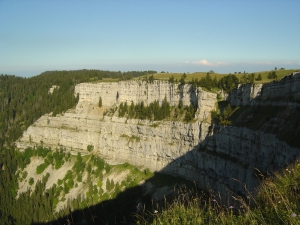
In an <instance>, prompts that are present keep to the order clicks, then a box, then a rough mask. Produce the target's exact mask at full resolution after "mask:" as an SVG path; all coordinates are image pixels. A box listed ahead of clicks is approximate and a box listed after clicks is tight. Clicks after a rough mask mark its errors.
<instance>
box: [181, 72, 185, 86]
mask: <svg viewBox="0 0 300 225" xmlns="http://www.w3.org/2000/svg"><path fill="white" fill-rule="evenodd" d="M185 78H186V74H185V73H184V74H182V76H181V78H180V80H179V83H180V85H185Z"/></svg>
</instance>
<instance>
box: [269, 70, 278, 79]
mask: <svg viewBox="0 0 300 225" xmlns="http://www.w3.org/2000/svg"><path fill="white" fill-rule="evenodd" d="M276 78H277V75H276V72H275V71H271V72H269V73H268V79H276Z"/></svg>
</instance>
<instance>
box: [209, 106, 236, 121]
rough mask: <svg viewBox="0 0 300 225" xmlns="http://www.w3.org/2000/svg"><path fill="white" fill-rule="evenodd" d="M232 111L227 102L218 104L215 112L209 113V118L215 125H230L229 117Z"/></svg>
mask: <svg viewBox="0 0 300 225" xmlns="http://www.w3.org/2000/svg"><path fill="white" fill-rule="evenodd" d="M233 111H234V109H233V108H232V106H231V105H230V103H229V102H227V101H220V102H218V106H217V108H216V110H213V111H212V112H211V117H212V119H213V121H214V123H216V124H222V125H225V126H226V125H230V124H231V123H232V122H231V120H229V117H230V116H231V114H232V113H233Z"/></svg>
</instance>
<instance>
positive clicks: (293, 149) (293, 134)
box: [16, 73, 300, 200]
mask: <svg viewBox="0 0 300 225" xmlns="http://www.w3.org/2000/svg"><path fill="white" fill-rule="evenodd" d="M299 90H300V74H299V73H293V74H291V75H289V76H286V77H284V78H283V79H281V80H279V81H273V82H271V83H267V84H264V85H262V84H244V85H239V87H238V88H237V89H234V90H232V91H231V92H230V93H228V94H226V93H224V92H219V93H217V92H216V93H213V92H211V91H205V90H204V89H203V88H201V87H195V86H194V85H193V84H180V83H175V82H168V81H161V80H153V81H151V82H149V81H143V80H129V81H119V82H111V83H110V82H105V83H80V84H78V85H76V87H75V93H74V95H75V96H79V101H78V103H77V105H76V107H75V108H73V109H69V110H68V111H66V112H65V113H62V114H59V115H56V116H53V115H52V114H51V113H49V114H45V115H43V116H42V117H41V118H39V119H38V120H37V121H36V122H34V124H32V125H31V126H30V127H29V128H28V129H27V130H26V131H25V132H24V133H23V135H22V137H21V138H20V139H19V140H18V141H17V142H16V145H17V147H18V148H19V149H25V148H27V147H29V146H31V147H33V146H38V145H40V144H41V143H42V144H43V146H45V147H51V148H52V149H55V148H57V146H62V147H64V148H66V150H67V151H68V152H71V154H73V155H77V154H78V152H80V153H81V154H82V155H90V154H91V150H92V153H93V154H96V155H98V156H100V157H101V158H103V159H104V160H105V161H106V162H107V163H109V164H111V165H116V164H122V163H130V164H132V165H134V166H137V167H139V168H144V169H150V171H152V172H160V173H165V174H170V175H174V176H179V177H182V178H185V179H187V180H190V181H195V182H196V183H197V185H198V187H199V188H200V189H202V190H209V188H212V189H214V190H215V191H217V192H220V193H221V194H222V195H224V196H227V197H228V199H230V196H231V194H229V195H228V193H235V194H239V195H241V196H246V195H247V190H249V191H254V190H255V188H256V187H257V185H258V184H259V181H258V179H257V174H258V173H257V171H260V173H262V174H272V173H273V172H274V171H280V170H281V169H282V168H284V167H286V166H287V165H289V164H291V163H293V162H294V161H295V159H296V158H297V157H298V156H299V147H300V142H299V140H298V139H299V138H298V137H299V136H300V130H299V126H298V124H299V122H300V118H299V106H300V91H299ZM222 95H223V97H224V99H220V96H222ZM100 99H101V106H100V105H99V101H100ZM228 102H229V103H230V104H231V107H230V108H228ZM154 103H156V104H158V105H159V106H160V107H163V105H164V104H166V103H168V104H169V109H170V113H169V115H168V116H166V117H165V118H164V119H163V120H155V116H153V115H154V114H150V116H148V117H146V116H145V117H146V118H144V119H138V118H136V117H134V116H130V106H131V105H133V106H134V107H137V105H138V106H140V108H139V110H141V112H142V113H144V114H146V113H145V112H146V111H143V110H145V109H147V110H150V106H151V107H152V106H153V105H154ZM223 104H227V108H226V107H223ZM125 105H126V110H124V112H123V111H122V110H123V107H124V106H125ZM179 105H181V106H180V107H181V108H188V107H191V106H192V107H193V108H194V113H193V118H192V119H191V120H185V119H184V118H185V117H184V114H180V112H181V111H180V110H179ZM229 106H230V105H229ZM134 109H135V110H136V109H137V108H134ZM227 109H228V110H229V111H230V112H229V111H226V110H227ZM225 113H227V115H225ZM121 114H122V115H121ZM186 114H187V113H186ZM244 185H246V187H247V190H245V186H244ZM224 198H225V199H226V197H224ZM223 200H224V199H223Z"/></svg>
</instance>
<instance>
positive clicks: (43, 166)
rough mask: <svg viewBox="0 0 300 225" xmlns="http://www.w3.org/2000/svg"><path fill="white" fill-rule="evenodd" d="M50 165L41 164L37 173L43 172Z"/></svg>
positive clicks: (37, 168)
mask: <svg viewBox="0 0 300 225" xmlns="http://www.w3.org/2000/svg"><path fill="white" fill-rule="evenodd" d="M48 166H49V164H47V163H42V164H41V165H39V166H37V167H36V173H37V174H41V173H42V172H44V170H45V169H46V168H47V167H48Z"/></svg>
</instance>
